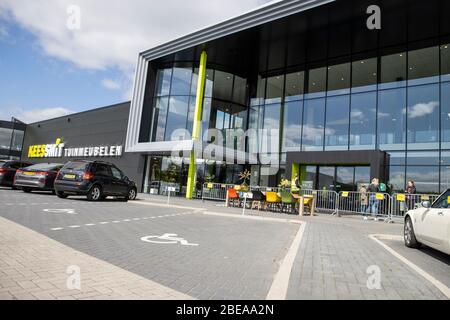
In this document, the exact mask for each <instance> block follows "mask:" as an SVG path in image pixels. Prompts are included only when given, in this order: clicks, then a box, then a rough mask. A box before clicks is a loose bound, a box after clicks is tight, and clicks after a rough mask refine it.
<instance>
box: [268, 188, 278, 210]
mask: <svg viewBox="0 0 450 320" xmlns="http://www.w3.org/2000/svg"><path fill="white" fill-rule="evenodd" d="M266 209H269V210H271V211H277V212H279V211H280V210H281V197H280V196H279V195H278V193H276V192H272V191H268V192H266Z"/></svg>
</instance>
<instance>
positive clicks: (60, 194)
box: [56, 191, 68, 199]
mask: <svg viewBox="0 0 450 320" xmlns="http://www.w3.org/2000/svg"><path fill="white" fill-rule="evenodd" d="M56 195H57V196H58V198H61V199H67V197H68V195H67V194H65V193H64V192H61V191H56Z"/></svg>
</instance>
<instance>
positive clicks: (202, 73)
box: [186, 50, 208, 199]
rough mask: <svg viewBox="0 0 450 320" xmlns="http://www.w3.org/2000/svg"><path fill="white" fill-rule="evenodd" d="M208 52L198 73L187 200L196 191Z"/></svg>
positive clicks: (203, 54)
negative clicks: (198, 146) (197, 144)
mask: <svg viewBox="0 0 450 320" xmlns="http://www.w3.org/2000/svg"><path fill="white" fill-rule="evenodd" d="M207 58H208V56H207V54H206V51H205V50H203V52H202V55H201V57H200V67H199V71H198V83H197V97H196V100H195V111H194V125H193V128H192V141H193V142H194V148H193V150H192V151H191V156H190V163H189V172H188V181H187V187H186V199H192V198H193V195H194V189H195V173H196V164H195V162H196V160H197V159H196V155H195V142H197V141H199V140H201V137H200V134H201V130H200V129H201V124H202V113H203V96H204V93H205V79H206V61H207Z"/></svg>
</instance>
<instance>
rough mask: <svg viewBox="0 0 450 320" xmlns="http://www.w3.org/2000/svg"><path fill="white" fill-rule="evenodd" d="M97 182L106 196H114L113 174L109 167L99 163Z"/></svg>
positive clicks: (97, 165)
mask: <svg viewBox="0 0 450 320" xmlns="http://www.w3.org/2000/svg"><path fill="white" fill-rule="evenodd" d="M94 176H95V180H97V182H99V183H100V185H101V187H102V189H103V194H104V195H112V194H114V188H113V185H112V173H111V169H110V167H109V166H108V165H106V164H103V163H97V164H96V165H95V175H94Z"/></svg>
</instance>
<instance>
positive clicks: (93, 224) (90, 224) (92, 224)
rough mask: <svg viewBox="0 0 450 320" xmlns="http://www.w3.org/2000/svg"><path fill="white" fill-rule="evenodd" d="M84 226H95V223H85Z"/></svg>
mask: <svg viewBox="0 0 450 320" xmlns="http://www.w3.org/2000/svg"><path fill="white" fill-rule="evenodd" d="M85 226H86V227H93V226H95V223H87V224H85Z"/></svg>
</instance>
